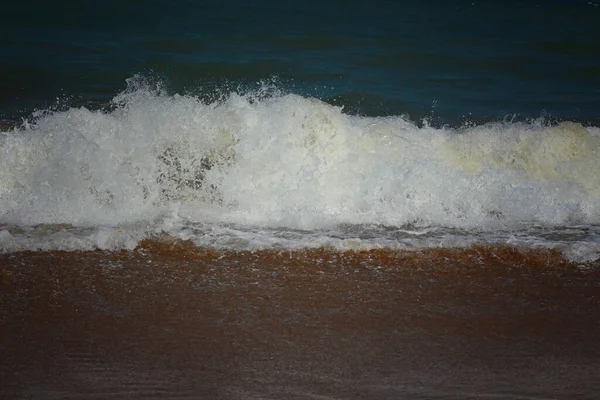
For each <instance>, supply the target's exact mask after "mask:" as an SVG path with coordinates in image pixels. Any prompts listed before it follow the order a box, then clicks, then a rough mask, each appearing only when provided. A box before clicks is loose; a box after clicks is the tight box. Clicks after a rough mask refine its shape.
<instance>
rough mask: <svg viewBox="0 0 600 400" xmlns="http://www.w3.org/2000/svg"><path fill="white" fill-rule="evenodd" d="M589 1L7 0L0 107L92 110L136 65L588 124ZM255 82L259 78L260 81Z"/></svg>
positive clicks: (445, 116)
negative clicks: (226, 0) (101, 0)
mask: <svg viewBox="0 0 600 400" xmlns="http://www.w3.org/2000/svg"><path fill="white" fill-rule="evenodd" d="M599 22H600V7H598V2H597V1H573V0H572V1H543V2H538V1H515V0H511V1H452V2H446V1H427V2H422V1H398V2H393V1H373V2H363V1H330V2H322V1H282V2H277V3H274V2H264V1H257V2H245V1H228V2H224V1H202V2H200V1H197V2H194V1H179V2H174V3H172V2H167V1H156V0H155V1H144V2H141V1H133V0H129V1H114V0H109V1H103V2H101V3H98V2H92V1H64V2H42V1H23V2H10V4H7V5H5V6H4V7H3V22H2V26H0V54H2V58H1V59H0V77H1V78H0V118H3V119H5V120H9V121H11V120H15V119H17V120H18V119H19V118H21V117H24V116H27V115H29V114H30V113H31V112H33V111H34V110H38V109H46V108H48V107H54V108H56V107H58V108H60V107H63V108H64V107H67V106H77V105H82V104H85V105H88V106H89V107H94V106H96V107H97V106H99V105H101V104H104V103H106V102H108V101H110V99H112V98H113V97H114V96H115V95H116V94H117V93H119V92H120V91H122V90H123V89H124V88H125V86H126V84H125V80H126V79H127V78H131V77H132V76H134V75H141V76H144V77H147V78H151V79H154V80H158V81H161V82H162V84H163V85H164V86H165V87H166V88H167V90H168V91H169V93H180V94H193V95H200V96H204V97H208V98H214V97H215V96H218V95H220V94H222V93H223V92H225V93H228V92H230V91H233V90H236V91H240V90H242V91H243V90H248V89H253V88H256V87H257V85H258V84H257V82H259V81H265V80H269V81H272V80H275V81H276V82H277V86H278V87H279V88H280V89H282V90H285V91H287V92H291V93H295V94H300V95H303V96H313V97H317V98H319V99H321V100H325V101H327V102H329V103H332V104H336V105H343V106H344V107H345V111H346V112H349V113H354V114H362V115H370V116H373V115H377V116H380V115H401V114H404V115H409V116H410V118H411V119H412V120H420V119H422V118H424V117H427V118H429V119H430V120H431V121H432V122H433V123H436V124H447V123H450V124H457V123H458V124H460V123H463V122H465V121H474V122H481V121H498V120H504V119H507V118H508V119H512V118H521V119H526V118H537V117H540V116H543V117H547V118H549V119H551V120H576V121H580V122H587V123H592V124H594V125H598V124H596V123H595V121H597V120H598V119H599V118H598V104H599V103H600V46H599V45H598V34H597V26H598V23H599ZM258 86H259V85H258Z"/></svg>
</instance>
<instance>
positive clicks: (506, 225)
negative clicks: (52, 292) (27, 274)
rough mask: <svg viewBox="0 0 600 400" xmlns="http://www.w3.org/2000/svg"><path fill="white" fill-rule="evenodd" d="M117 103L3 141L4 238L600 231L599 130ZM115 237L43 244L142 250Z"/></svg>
mask: <svg viewBox="0 0 600 400" xmlns="http://www.w3.org/2000/svg"><path fill="white" fill-rule="evenodd" d="M114 105H115V107H114V110H112V111H106V112H103V111H90V110H88V109H86V108H72V109H69V110H67V111H64V112H54V113H48V114H46V115H43V116H41V117H39V118H38V119H37V120H35V122H32V123H31V124H27V125H24V126H23V127H21V128H19V129H16V130H14V131H11V132H4V133H1V134H0V154H1V157H0V224H5V225H10V226H35V225H38V224H49V225H56V224H68V225H70V226H73V227H80V228H84V227H87V228H93V229H96V230H98V229H100V228H99V227H106V228H105V229H109V230H110V229H117V228H119V227H122V226H126V225H127V226H129V225H131V224H138V225H139V224H141V225H146V226H150V227H152V228H151V229H150V231H155V230H156V229H158V228H157V227H159V226H161V228H160V229H162V230H164V231H166V232H171V233H173V234H174V235H176V236H180V235H184V234H183V233H182V232H183V228H181V227H179V228H177V229H175V228H173V227H172V226H171V227H169V226H166V225H164V224H166V222H165V221H172V223H173V224H175V225H177V224H180V225H181V224H183V225H186V224H188V223H196V224H209V225H210V224H213V225H214V226H222V225H227V224H235V225H239V226H247V227H261V228H265V229H267V228H268V229H273V228H285V229H305V230H314V231H323V230H325V231H326V230H328V229H335V228H336V227H337V226H340V225H343V224H349V225H364V224H368V225H382V226H388V227H400V226H407V225H411V226H417V227H424V226H440V227H446V228H461V229H477V230H480V231H481V230H486V231H494V230H497V229H511V228H513V227H518V226H522V225H523V224H537V225H541V226H553V227H556V226H566V225H575V224H585V225H597V224H600V168H599V167H600V161H599V160H600V158H599V154H598V152H599V149H600V130H599V129H598V128H591V127H583V126H581V125H580V124H576V123H571V122H563V123H561V124H559V125H557V126H546V125H543V124H535V123H534V124H527V123H490V124H486V125H482V126H473V127H469V128H464V129H451V128H441V129H437V128H433V127H429V126H424V127H418V126H417V125H416V124H414V123H412V122H410V121H407V120H406V119H404V118H402V117H386V118H367V117H360V116H350V115H347V114H344V113H343V110H342V108H340V107H335V106H331V105H328V104H326V103H323V102H321V101H319V100H316V99H312V98H305V97H301V96H297V95H293V94H281V95H274V96H270V97H262V98H257V97H256V96H254V97H253V96H242V95H238V94H235V93H232V94H230V95H229V96H228V97H226V98H225V99H224V100H223V101H221V102H216V103H212V104H207V103H204V102H202V101H200V100H199V99H198V98H195V97H191V96H179V95H175V96H168V95H165V94H163V93H160V92H159V91H152V90H149V89H148V88H144V87H138V88H134V89H130V90H128V91H126V92H124V93H122V94H120V95H119V96H117V98H115V100H114ZM157 221H161V222H160V223H159V222H157ZM173 221H174V222H173ZM177 221H180V222H177ZM161 224H163V225H164V226H163V225H161ZM203 226H204V225H203ZM515 229H516V228H515ZM3 232H8V231H7V230H5V231H3ZM248 232H250V230H249V231H248ZM113 233H114V232H112V231H111V233H110V234H108V236H106V237H105V238H104V239H103V238H102V237H101V236H102V234H99V233H97V235H100V236H97V237H95V238H92V239H90V238H89V237H88V239H89V240H90V241H88V242H86V240H88V239H86V240H83V239H81V238H80V239H81V240H83V241H79V242H77V241H75V242H73V244H65V243H68V242H69V241H68V240H67V239H65V238H64V237H60V238H58V239H56V240H54V241H52V240H50V239H49V238H46V239H47V245H45V246H43V247H44V248H52V246H56V247H60V246H63V247H64V248H78V246H79V247H80V248H88V247H94V246H96V247H101V248H104V247H106V248H115V247H117V248H118V247H119V246H120V247H131V246H132V245H134V243H136V241H137V240H139V238H140V236H139V235H137V236H136V235H133V236H131V237H130V238H129V239H124V238H117V239H115V237H114V236H113ZM7 235H9V236H10V238H13V239H14V235H12V234H8V233H3V236H2V235H0V242H1V244H0V246H2V247H3V248H5V249H9V248H12V247H13V246H12V245H11V244H10V243H9V242H10V240H12V239H10V238H9V237H8V236H7ZM189 235H191V236H190V237H192V238H196V239H197V237H195V236H194V235H195V233H189ZM76 236H77V235H76ZM117 236H118V235H117ZM142 236H143V235H142ZM184 236H185V235H184ZM108 237H110V238H108ZM128 237H129V236H128ZM31 240H34V239H31ZM37 240H38V241H39V240H41V239H40V238H39V237H38V238H37ZM77 240H79V239H77ZM256 240H259V239H256ZM294 240H297V239H294ZM323 240H325V239H323ZM344 240H350V239H344ZM325 241H326V240H325ZM58 242H61V243H63V244H61V245H57V244H56V243H58ZM247 242H248V243H252V240H247ZM23 243H25V242H23V241H21V244H20V245H21V246H24V247H26V248H35V245H34V244H23ZM51 243H55V244H51ZM86 243H87V244H86ZM103 243H104V244H103ZM281 243H282V244H280V245H281V246H288V247H293V243H291V242H285V243H284V242H281ZM348 243H354V242H347V243H346V244H343V245H340V246H341V247H345V246H350V247H351V246H352V244H348ZM213 245H214V243H213ZM262 245H265V244H264V243H263V244H260V243H259V244H258V245H257V247H260V246H262ZM329 245H331V243H329ZM388 245H390V244H389V243H388ZM15 246H16V245H15ZM249 246H250V247H252V245H249ZM582 251H583V250H582Z"/></svg>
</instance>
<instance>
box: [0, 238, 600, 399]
mask: <svg viewBox="0 0 600 400" xmlns="http://www.w3.org/2000/svg"><path fill="white" fill-rule="evenodd" d="M0 268H1V274H2V297H1V302H2V307H1V309H2V315H1V320H2V324H3V325H4V326H5V328H4V329H3V330H2V340H1V342H2V343H3V345H2V350H1V359H2V360H3V361H2V362H1V367H0V368H1V370H2V375H1V376H2V381H3V382H2V384H1V385H0V386H1V387H2V392H1V393H2V397H3V398H15V399H16V398H25V399H42V398H44V399H45V398H106V399H109V398H110V399H113V398H114V399H117V398H140V399H141V398H156V399H162V398H190V399H191V398H214V399H220V398H223V399H248V398H269V399H290V398H297V399H305V398H319V399H321V398H326V399H342V398H344V399H348V398H356V399H358V398H368V399H396V398H407V399H423V398H427V399H437V398H439V399H480V398H494V399H573V398H578V399H593V398H595V397H596V395H597V393H598V391H599V390H600V383H599V382H600V379H599V378H600V368H599V367H600V365H599V363H600V361H599V360H600V357H599V356H600V354H599V353H600V346H599V344H600V343H599V341H600V339H599V338H600V335H599V333H600V308H599V307H598V296H599V295H600V279H599V278H600V269H599V268H598V266H597V265H595V264H592V265H577V264H574V263H569V262H566V261H565V260H564V259H563V258H562V257H561V256H560V254H557V253H556V252H554V253H553V252H548V251H532V250H528V249H515V248H509V247H475V248H472V249H466V250H464V249H463V250H452V249H449V250H443V249H439V250H424V251H417V252H394V251H386V250H382V251H367V252H335V251H327V250H315V251H281V252H275V251H264V252H218V251H214V250H206V249H198V248H197V247H195V246H190V245H189V244H187V245H186V244H185V243H167V244H165V243H160V242H145V243H143V244H142V245H140V247H138V248H137V249H136V250H134V251H131V252H130V251H121V252H105V251H94V252H25V253H16V254H10V255H1V256H0Z"/></svg>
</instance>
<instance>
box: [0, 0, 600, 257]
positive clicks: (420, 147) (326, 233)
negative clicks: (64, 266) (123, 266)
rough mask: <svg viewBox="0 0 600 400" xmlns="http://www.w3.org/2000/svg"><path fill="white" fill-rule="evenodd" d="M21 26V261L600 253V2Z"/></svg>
mask: <svg viewBox="0 0 600 400" xmlns="http://www.w3.org/2000/svg"><path fill="white" fill-rule="evenodd" d="M2 16H3V18H2V24H0V25H1V26H0V32H1V34H0V54H1V55H2V58H1V59H0V122H1V124H0V154H1V155H2V156H1V157H0V250H6V251H12V250H19V249H66V250H72V249H93V248H104V249H120V248H129V249H131V248H135V246H136V245H137V244H138V243H140V241H141V240H143V239H144V238H149V237H155V236H156V235H164V234H165V233H166V234H167V235H168V236H171V237H175V238H180V239H186V240H192V241H194V242H195V243H196V244H198V245H200V246H216V247H218V248H236V249H240V248H242V249H262V248H302V247H312V248H314V247H327V246H332V247H334V248H338V249H370V248H379V247H382V246H383V247H391V248H395V249H406V248H413V247H431V246H434V247H435V246H469V245H471V244H472V243H474V241H484V242H486V243H490V242H491V243H509V244H517V245H527V246H531V245H532V244H535V245H536V246H537V245H541V246H545V247H550V248H559V249H560V250H561V251H563V253H564V254H565V255H567V256H568V257H569V258H571V259H574V260H583V261H585V260H588V261H589V260H594V259H596V258H598V256H599V255H600V161H599V160H600V159H599V157H598V155H599V154H600V129H599V127H600V122H599V121H600V118H599V117H600V114H599V110H598V105H599V104H600V44H599V43H598V42H599V40H600V35H599V34H598V26H600V7H599V6H598V2H597V1H596V0H592V1H576V0H571V1H567V0H562V1H558V0H552V1H517V0H509V1H462V0H460V1H452V2H450V1H433V0H432V1H427V2H423V1H383V0H377V1H371V2H365V1H312V0H311V1H279V2H266V1H254V2H247V1H202V2H200V1H177V2H170V1H158V0H153V1H133V0H128V1H116V0H107V1H102V2H92V1H63V2H42V1H20V2H10V3H9V4H6V5H5V6H4V7H3V14H2Z"/></svg>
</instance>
